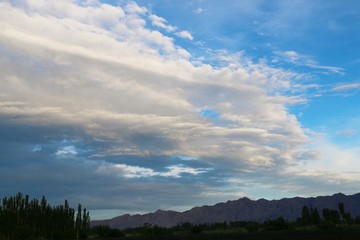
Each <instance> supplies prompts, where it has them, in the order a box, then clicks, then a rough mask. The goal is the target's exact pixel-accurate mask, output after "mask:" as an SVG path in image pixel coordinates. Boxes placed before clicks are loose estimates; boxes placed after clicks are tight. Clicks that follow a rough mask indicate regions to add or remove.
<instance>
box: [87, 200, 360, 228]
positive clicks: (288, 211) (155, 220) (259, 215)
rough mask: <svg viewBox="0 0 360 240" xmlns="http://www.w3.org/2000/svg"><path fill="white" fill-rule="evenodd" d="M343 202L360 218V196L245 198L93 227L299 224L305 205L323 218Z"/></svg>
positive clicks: (121, 218)
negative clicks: (326, 210)
mask: <svg viewBox="0 0 360 240" xmlns="http://www.w3.org/2000/svg"><path fill="white" fill-rule="evenodd" d="M340 202H342V203H344V206H345V211H346V212H348V213H350V214H351V216H352V217H355V216H360V193H357V194H354V195H344V194H342V193H337V194H334V195H332V196H319V197H315V198H314V197H310V198H302V197H294V198H284V199H280V200H266V199H259V200H251V199H249V198H246V197H244V198H240V199H238V200H234V201H227V202H225V203H218V204H215V205H213V206H207V205H205V206H202V207H194V208H192V209H190V210H188V211H184V212H176V211H163V210H157V211H156V212H153V213H147V214H142V215H140V214H136V215H129V214H125V215H122V216H118V217H115V218H112V219H107V220H96V221H92V222H91V226H97V225H108V226H109V227H111V228H119V229H126V228H136V227H141V226H143V225H144V224H145V223H149V224H152V225H157V226H162V227H173V226H176V225H178V224H181V223H185V222H189V223H192V224H202V223H222V222H224V221H227V222H235V221H256V222H264V221H266V220H272V219H276V218H278V217H283V218H285V219H287V220H289V221H295V220H296V219H297V218H299V217H301V210H302V207H303V206H304V205H306V206H308V207H312V208H317V209H318V211H319V213H320V215H322V209H324V208H329V209H335V210H338V204H339V203H340Z"/></svg>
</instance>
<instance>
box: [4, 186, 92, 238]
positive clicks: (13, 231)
mask: <svg viewBox="0 0 360 240" xmlns="http://www.w3.org/2000/svg"><path fill="white" fill-rule="evenodd" d="M79 206H80V212H78V214H77V216H80V219H79V220H80V223H79V224H75V221H74V216H75V211H74V209H72V208H70V207H69V204H68V202H67V200H65V204H64V205H60V206H54V207H52V206H50V205H49V204H48V203H47V200H46V198H45V196H43V197H42V198H41V200H40V201H39V200H38V199H33V200H31V201H30V198H29V196H28V195H26V196H25V197H24V196H23V195H22V194H21V193H18V194H16V195H15V196H14V197H9V198H7V197H5V198H3V199H2V200H1V204H0V239H74V238H76V237H78V235H77V233H78V232H80V231H81V232H83V233H84V232H86V231H87V230H88V229H89V228H90V217H89V212H87V211H86V209H84V212H83V213H82V212H81V205H80V204H79ZM82 214H83V216H84V217H83V218H81V215H82ZM77 220H78V219H77ZM81 220H82V222H81ZM76 223H78V222H77V221H76ZM77 231H78V232H77Z"/></svg>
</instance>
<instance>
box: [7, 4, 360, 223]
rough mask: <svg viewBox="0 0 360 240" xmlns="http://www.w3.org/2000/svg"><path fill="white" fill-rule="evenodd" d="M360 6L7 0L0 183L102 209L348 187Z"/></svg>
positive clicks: (352, 170)
mask: <svg viewBox="0 0 360 240" xmlns="http://www.w3.org/2000/svg"><path fill="white" fill-rule="evenodd" d="M359 7H360V3H358V1H355V0H353V1H351V0H350V1H347V2H346V4H345V3H344V2H343V1H337V0H334V1H325V0H323V1H321V0H318V1H265V0H256V1H235V0H234V1H233V0H228V1H215V0H197V1H195V0H194V1H190V0H189V1H180V0H171V1H170V0H157V1H150V0H138V1H125V0H124V1H123V0H119V1H97V0H87V1H85V0H84V1H80V0H77V1H75V0H64V1H46V0H36V1H31V0H24V1H11V0H10V1H9V0H7V1H1V2H0V26H1V29H2V31H1V32H0V71H1V73H2V75H1V77H0V188H1V189H2V192H1V194H2V195H3V196H8V195H12V194H15V193H17V192H23V193H28V194H30V195H31V196H33V197H41V195H46V196H47V197H48V198H49V200H50V202H52V203H54V204H57V203H61V202H62V201H63V200H64V199H68V200H69V201H70V202H72V203H73V204H74V205H75V204H77V203H78V202H80V203H82V204H83V205H84V206H86V207H87V208H88V209H89V210H90V212H91V217H92V218H93V219H101V218H108V217H112V216H117V215H120V214H124V213H144V212H150V211H155V210H157V209H172V210H186V209H189V208H191V207H193V206H198V205H204V204H215V203H217V202H221V201H227V200H231V199H237V198H240V197H243V196H247V197H250V198H253V199H258V198H267V199H279V198H283V197H293V196H317V195H328V194H333V193H336V192H343V193H346V194H353V193H357V192H358V191H359V188H358V186H359V183H360V164H359V157H358V156H360V149H359V148H358V146H359V143H360V137H359V136H360V135H359V134H360V127H359V126H360V107H359V106H358V104H357V103H358V102H359V96H360V95H359V93H360V92H359V90H360V78H359V67H358V66H359V64H360V58H359V56H360V48H359V47H358V43H359V42H360V31H359V30H360V15H359V13H358V11H357V9H359ZM14 176H16V177H15V178H14ZM3 196H0V197H3Z"/></svg>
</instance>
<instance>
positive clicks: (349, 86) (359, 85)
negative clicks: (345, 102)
mask: <svg viewBox="0 0 360 240" xmlns="http://www.w3.org/2000/svg"><path fill="white" fill-rule="evenodd" d="M358 89H360V82H355V83H344V84H339V85H337V86H335V87H334V88H333V89H332V90H333V91H335V92H342V91H351V90H358Z"/></svg>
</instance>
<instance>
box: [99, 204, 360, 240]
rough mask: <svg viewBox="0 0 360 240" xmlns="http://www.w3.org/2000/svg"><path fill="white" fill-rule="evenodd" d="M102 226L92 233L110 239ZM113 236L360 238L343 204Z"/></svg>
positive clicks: (359, 222) (359, 226)
mask: <svg viewBox="0 0 360 240" xmlns="http://www.w3.org/2000/svg"><path fill="white" fill-rule="evenodd" d="M96 228H97V229H102V231H104V232H105V233H106V234H99V233H98V234H96V231H93V234H92V236H93V237H95V238H96V237H98V238H101V239H105V238H111V237H112V236H110V233H111V231H112V229H111V228H109V227H106V226H98V227H94V228H93V230H94V229H96ZM118 231H119V235H117V236H114V235H113V237H115V238H119V237H122V239H138V240H141V239H179V240H180V239H264V240H265V239H299V240H300V239H360V217H357V218H355V219H352V218H351V215H350V214H349V213H346V211H345V206H344V204H343V203H339V205H338V209H328V208H325V209H322V211H321V213H320V212H319V211H318V209H317V208H312V207H308V206H303V208H302V211H301V217H300V218H299V219H297V220H296V221H295V222H289V221H287V220H285V219H284V218H282V217H279V218H277V219H273V220H268V221H265V222H263V223H258V222H246V221H242V222H223V223H211V224H191V223H188V222H187V223H182V224H180V225H177V226H175V227H172V228H164V227H159V226H156V225H154V226H153V225H151V224H148V223H146V224H144V225H143V226H142V227H139V228H135V229H126V230H122V231H120V230H118Z"/></svg>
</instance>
